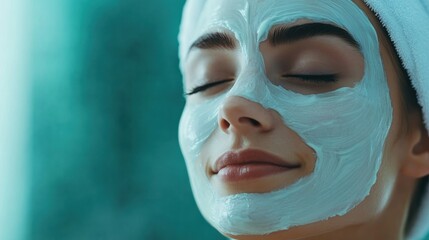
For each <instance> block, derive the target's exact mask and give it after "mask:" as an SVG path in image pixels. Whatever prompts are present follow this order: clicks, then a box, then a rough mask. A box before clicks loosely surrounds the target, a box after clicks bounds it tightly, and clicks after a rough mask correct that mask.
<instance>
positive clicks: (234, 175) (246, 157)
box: [212, 149, 301, 182]
mask: <svg viewBox="0 0 429 240" xmlns="http://www.w3.org/2000/svg"><path fill="white" fill-rule="evenodd" d="M299 167H301V165H300V164H297V163H290V162H287V161H285V160H283V159H281V158H279V157H277V156H275V155H272V154H270V153H267V152H264V151H261V150H252V149H246V150H243V151H237V152H232V151H231V152H226V153H225V154H223V155H221V156H220V157H219V158H218V159H217V161H216V162H215V166H214V167H213V168H212V174H213V175H217V176H218V177H220V179H221V180H223V181H226V182H236V181H242V180H250V179H256V178H261V177H265V176H270V175H274V174H279V173H284V172H288V171H291V170H293V169H297V168H299Z"/></svg>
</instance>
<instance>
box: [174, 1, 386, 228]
mask: <svg viewBox="0 0 429 240" xmlns="http://www.w3.org/2000/svg"><path fill="white" fill-rule="evenodd" d="M184 14H185V17H184V21H183V23H182V28H181V35H180V37H181V38H180V41H181V42H180V44H181V46H180V47H181V60H182V63H181V64H182V69H183V63H184V62H185V59H186V52H187V49H188V48H189V46H190V45H191V44H192V42H193V41H195V40H196V39H197V38H199V37H200V36H201V35H202V34H204V33H207V32H210V31H212V30H213V29H218V28H225V29H228V30H230V31H231V32H233V33H234V35H235V37H236V38H237V40H238V42H239V44H240V48H241V53H242V58H243V59H242V61H241V62H242V64H243V66H242V67H241V70H240V71H241V72H240V74H239V75H238V77H237V79H236V80H235V82H234V85H233V87H232V88H231V89H229V90H227V91H226V92H224V93H222V94H221V95H218V96H216V97H214V98H213V99H210V100H207V101H202V102H199V103H189V102H188V103H187V104H186V106H185V109H184V112H183V115H182V119H181V122H180V127H179V138H180V145H181V149H182V152H183V154H184V157H185V159H186V165H187V168H188V172H189V175H190V180H191V185H192V189H193V192H194V196H195V199H196V201H197V204H198V207H199V208H200V210H201V212H202V214H203V215H204V217H205V218H206V219H207V220H208V221H209V222H210V223H211V224H212V225H213V226H214V227H215V228H217V229H218V230H219V231H220V232H223V233H227V234H232V235H262V234H268V233H272V232H276V231H280V230H285V229H288V228H290V227H292V226H300V225H304V224H309V223H313V222H317V221H321V220H325V219H327V218H330V217H333V216H339V215H344V214H346V213H347V212H349V211H350V210H351V209H353V208H354V207H355V206H356V205H358V204H359V203H361V202H362V201H363V200H364V199H365V197H366V196H368V195H369V192H370V190H371V187H372V186H373V185H374V183H375V182H376V177H377V172H378V170H379V168H380V163H381V159H382V152H383V147H384V142H385V140H386V137H387V133H388V131H389V128H390V126H391V122H392V107H391V101H390V96H389V89H388V86H387V80H386V77H385V75H384V71H383V65H382V61H381V57H380V54H379V48H378V40H377V36H376V32H375V30H374V28H373V27H372V25H371V23H370V21H369V20H368V18H367V17H366V15H365V14H364V13H363V12H362V11H361V10H360V9H359V8H358V7H357V6H356V5H355V4H354V3H353V2H351V1H332V0H317V1H315V0H306V1H305V0H283V1H277V0H260V1H256V0H253V1H246V0H234V1H231V0H222V1H219V0H207V1H198V0H190V1H188V2H187V5H186V8H185V12H184ZM299 19H306V20H311V21H314V22H324V23H331V24H333V25H337V26H340V27H342V28H344V29H346V30H347V31H348V32H349V33H350V34H351V35H352V36H353V37H354V38H355V39H356V40H357V42H358V43H359V44H360V46H361V53H362V55H363V57H364V61H365V73H364V77H363V79H362V80H361V81H360V82H359V83H357V84H356V85H355V86H354V87H351V88H350V87H343V88H339V89H337V90H334V91H331V92H327V93H321V94H313V95H303V94H299V93H295V92H292V91H289V90H286V89H284V88H282V87H280V86H276V85H273V84H272V83H271V82H270V80H269V79H268V78H267V77H266V75H265V72H264V62H263V58H262V55H261V52H260V51H259V47H258V46H259V44H260V43H261V42H262V41H264V40H265V39H266V38H267V34H268V32H269V30H270V29H271V28H272V27H273V26H274V25H278V24H289V23H293V22H295V21H297V20H299ZM229 96H240V97H243V98H246V99H248V100H250V101H254V102H257V103H259V104H261V105H262V106H264V107H265V108H267V109H274V110H275V111H277V112H278V113H279V114H280V116H281V117H282V118H283V122H284V124H285V125H287V126H288V127H289V128H291V129H292V130H293V131H295V132H296V133H297V134H299V136H300V137H301V138H302V139H303V140H304V141H305V143H306V144H307V145H308V146H310V147H311V148H312V149H313V150H314V151H315V153H316V156H317V160H316V166H315V169H314V172H313V173H312V174H310V175H309V176H306V177H303V178H301V179H299V180H298V181H296V182H295V183H293V184H292V185H290V186H288V187H285V188H283V189H280V190H277V191H274V192H268V193H262V194H256V193H241V194H235V195H229V196H220V195H219V194H218V193H217V192H216V191H214V189H213V187H212V186H211V184H210V182H209V179H208V176H207V175H206V173H205V171H204V167H203V166H201V164H202V163H201V161H200V155H199V153H200V152H201V149H202V147H203V145H204V144H205V143H206V141H207V139H208V138H209V137H210V135H211V134H212V133H213V131H215V130H216V129H217V128H218V125H217V119H218V113H219V108H220V106H221V105H222V103H223V101H224V100H225V99H226V98H227V97H229ZM285 147H287V146H285ZM273 206H275V207H273Z"/></svg>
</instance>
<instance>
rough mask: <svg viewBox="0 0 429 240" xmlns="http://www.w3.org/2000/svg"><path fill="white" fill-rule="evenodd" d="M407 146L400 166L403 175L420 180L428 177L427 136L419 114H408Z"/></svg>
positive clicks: (428, 155)
mask: <svg viewBox="0 0 429 240" xmlns="http://www.w3.org/2000/svg"><path fill="white" fill-rule="evenodd" d="M408 125H409V126H408V130H409V131H408V134H407V139H408V143H406V144H408V146H409V148H407V152H406V156H405V157H406V159H405V161H404V164H403V165H402V169H401V170H402V172H403V174H404V175H406V176H409V177H412V178H420V177H424V176H426V175H429V135H428V131H427V129H426V127H425V125H424V123H423V118H422V115H421V113H420V112H419V111H418V113H410V116H409V123H408Z"/></svg>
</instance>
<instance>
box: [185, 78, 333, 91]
mask: <svg viewBox="0 0 429 240" xmlns="http://www.w3.org/2000/svg"><path fill="white" fill-rule="evenodd" d="M282 77H292V78H298V79H301V80H302V81H305V82H312V83H334V82H336V81H338V76H337V74H319V75H308V74H287V75H283V76H282ZM233 80H234V79H225V80H222V81H217V82H211V83H207V84H203V85H201V86H197V87H195V88H193V89H192V90H191V91H190V92H187V93H185V94H186V95H187V96H189V95H193V94H195V93H198V92H203V91H205V90H207V89H209V88H211V87H215V86H217V85H220V84H223V83H226V82H231V81H233Z"/></svg>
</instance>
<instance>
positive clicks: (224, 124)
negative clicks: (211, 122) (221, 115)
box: [220, 119, 231, 129]
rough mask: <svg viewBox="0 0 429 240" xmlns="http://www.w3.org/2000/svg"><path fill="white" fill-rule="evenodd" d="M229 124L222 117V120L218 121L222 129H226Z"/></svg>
mask: <svg viewBox="0 0 429 240" xmlns="http://www.w3.org/2000/svg"><path fill="white" fill-rule="evenodd" d="M230 125H231V124H230V123H229V122H228V121H227V120H226V119H222V120H221V121H220V127H221V128H222V129H228V128H229V126H230Z"/></svg>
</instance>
